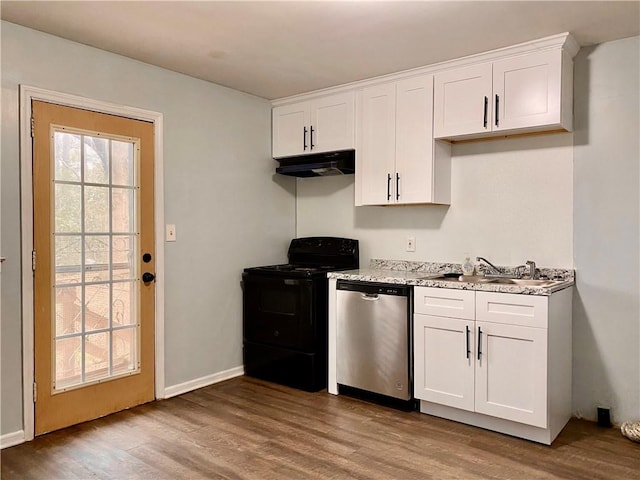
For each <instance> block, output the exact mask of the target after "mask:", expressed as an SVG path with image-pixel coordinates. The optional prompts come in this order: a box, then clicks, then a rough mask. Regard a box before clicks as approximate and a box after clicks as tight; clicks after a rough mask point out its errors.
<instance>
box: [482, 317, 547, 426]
mask: <svg viewBox="0 0 640 480" xmlns="http://www.w3.org/2000/svg"><path fill="white" fill-rule="evenodd" d="M475 333H476V338H477V339H478V340H477V343H478V345H476V346H477V347H479V350H478V351H477V352H476V372H475V382H476V393H475V411H476V412H479V413H484V414H485V415H491V416H493V417H499V418H503V419H506V420H512V421H514V422H520V423H525V424H527V425H533V426H535V427H540V428H547V330H546V329H543V328H532V327H521V326H513V325H504V324H497V323H490V322H476V332H475Z"/></svg>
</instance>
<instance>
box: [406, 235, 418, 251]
mask: <svg viewBox="0 0 640 480" xmlns="http://www.w3.org/2000/svg"><path fill="white" fill-rule="evenodd" d="M415 251H416V237H407V252H415Z"/></svg>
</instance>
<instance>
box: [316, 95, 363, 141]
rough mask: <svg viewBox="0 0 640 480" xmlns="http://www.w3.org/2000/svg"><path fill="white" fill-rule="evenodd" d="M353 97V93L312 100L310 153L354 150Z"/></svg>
mask: <svg viewBox="0 0 640 480" xmlns="http://www.w3.org/2000/svg"><path fill="white" fill-rule="evenodd" d="M354 108H355V95H354V93H353V92H347V93H342V94H338V95H331V96H328V97H323V98H319V99H317V100H314V101H313V102H312V105H311V124H310V127H309V147H310V150H311V153H320V152H331V151H335V150H346V149H351V148H354V145H355V138H354V129H355V115H354Z"/></svg>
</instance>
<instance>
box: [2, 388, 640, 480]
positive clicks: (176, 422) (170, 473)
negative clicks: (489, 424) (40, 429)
mask: <svg viewBox="0 0 640 480" xmlns="http://www.w3.org/2000/svg"><path fill="white" fill-rule="evenodd" d="M1 463H2V479H3V480H10V479H47V480H50V479H64V480H67V479H118V480H120V479H154V480H159V479H256V480H268V479H277V480H286V479H305V480H306V479H398V480H404V479H407V480H408V479H420V480H424V479H438V480H440V479H464V480H475V479H516V480H518V479H527V480H529V479H531V480H534V479H567V480H578V479H589V480H592V479H616V480H622V479H629V480H638V479H640V444H636V443H633V442H631V441H629V440H627V439H625V438H624V437H622V436H621V435H620V432H619V430H618V429H614V428H611V429H601V428H598V427H597V426H596V425H595V424H593V423H590V422H585V421H580V420H572V421H571V422H570V423H569V425H568V426H567V427H566V428H565V430H564V431H563V432H562V433H561V434H560V436H559V437H558V438H557V439H556V441H555V442H554V444H553V445H552V446H550V447H548V446H544V445H539V444H536V443H532V442H529V441H526V440H520V439H516V438H513V437H509V436H506V435H501V434H498V433H493V432H489V431H485V430H481V429H479V428H475V427H470V426H466V425H462V424H458V423H455V422H451V421H448V420H443V419H440V418H436V417H430V416H427V415H423V414H420V413H417V412H411V413H408V412H402V411H397V410H393V409H390V408H386V407H382V406H377V405H373V404H370V403H367V402H364V401H361V400H356V399H352V398H349V397H346V396H333V395H329V394H327V393H326V392H319V393H307V392H302V391H299V390H294V389H290V388H287V387H283V386H280V385H275V384H271V383H267V382H263V381H260V380H255V379H251V378H247V377H239V378H236V379H233V380H229V381H227V382H223V383H219V384H217V385H212V386H210V387H206V388H202V389H200V390H196V391H194V392H190V393H187V394H184V395H181V396H179V397H175V398H172V399H169V400H163V401H158V402H153V403H149V404H146V405H142V406H140V407H136V408H133V409H131V410H126V411H124V412H120V413H117V414H114V415H110V416H108V417H105V418H102V419H99V420H95V421H92V422H88V423H84V424H81V425H77V426H75V427H70V428H67V429H64V430H61V431H58V432H54V433H50V434H47V435H44V436H41V437H38V438H36V439H35V440H34V441H32V442H29V443H25V444H22V445H18V446H16V447H12V448H8V449H5V450H3V451H2V456H1Z"/></svg>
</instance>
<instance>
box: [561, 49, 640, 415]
mask: <svg viewBox="0 0 640 480" xmlns="http://www.w3.org/2000/svg"><path fill="white" fill-rule="evenodd" d="M639 58H640V48H639V37H634V38H629V39H625V40H620V41H616V42H609V43H604V44H601V45H597V46H595V47H589V48H583V49H582V50H581V51H580V53H579V54H578V56H577V57H576V59H575V77H576V78H575V92H574V94H575V106H574V111H575V133H574V143H575V147H574V207H573V209H574V216H573V217H574V242H573V243H574V258H575V269H576V274H577V282H576V295H575V297H574V310H573V322H574V329H573V335H574V336H573V346H574V348H573V358H574V367H573V371H574V374H573V405H574V410H575V412H576V413H577V414H579V415H584V416H585V417H588V418H593V417H594V415H595V406H596V405H597V404H601V405H604V406H609V407H611V408H612V415H613V418H614V420H616V421H617V422H622V421H629V420H638V419H640V306H639V291H640V281H639V276H640V272H639V269H640V257H639V255H640V235H639V228H640V197H639V194H638V192H639V191H640V178H639V176H640V148H639V142H638V136H639V133H638V132H640V122H639V118H640V98H638V92H639V90H640V77H639V75H638V61H639Z"/></svg>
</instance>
